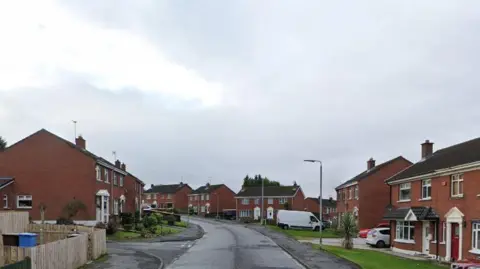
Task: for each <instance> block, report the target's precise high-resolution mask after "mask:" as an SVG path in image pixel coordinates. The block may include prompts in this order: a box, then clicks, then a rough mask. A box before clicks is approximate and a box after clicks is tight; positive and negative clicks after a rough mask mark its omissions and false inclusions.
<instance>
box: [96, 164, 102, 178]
mask: <svg viewBox="0 0 480 269" xmlns="http://www.w3.org/2000/svg"><path fill="white" fill-rule="evenodd" d="M95 174H96V176H97V180H98V181H102V173H100V166H98V165H97V166H95Z"/></svg>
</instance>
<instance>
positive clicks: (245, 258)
mask: <svg viewBox="0 0 480 269" xmlns="http://www.w3.org/2000/svg"><path fill="white" fill-rule="evenodd" d="M192 222H193V223H196V224H198V225H201V226H202V228H203V229H204V231H205V235H204V237H203V238H201V239H199V240H197V241H196V243H195V244H194V245H193V246H192V247H191V248H189V249H188V250H187V251H186V252H185V254H183V255H181V256H180V257H179V258H178V259H176V260H175V261H174V262H173V263H171V264H170V265H168V266H167V267H166V268H168V269H203V268H205V269H274V268H275V269H303V268H304V267H303V266H302V265H300V264H299V263H298V262H297V261H296V260H294V259H293V258H292V257H291V256H289V255H288V254H287V253H286V252H284V251H283V250H282V249H281V248H280V247H278V246H277V245H276V244H275V243H274V242H273V241H272V240H271V239H270V238H268V237H266V236H264V235H262V234H260V233H258V232H255V231H253V230H251V229H248V228H246V227H244V226H242V225H235V224H228V223H223V222H216V221H206V220H199V219H195V220H192ZM165 264H168V263H165Z"/></svg>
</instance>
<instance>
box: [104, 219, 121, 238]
mask: <svg viewBox="0 0 480 269" xmlns="http://www.w3.org/2000/svg"><path fill="white" fill-rule="evenodd" d="M117 230H118V225H117V222H116V221H114V220H110V221H109V222H108V224H107V234H110V235H112V234H115V233H116V232H117Z"/></svg>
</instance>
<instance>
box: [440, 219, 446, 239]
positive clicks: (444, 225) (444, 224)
mask: <svg viewBox="0 0 480 269" xmlns="http://www.w3.org/2000/svg"><path fill="white" fill-rule="evenodd" d="M441 229H442V241H441V242H442V243H445V239H446V237H447V223H446V222H445V221H443V222H442V228H441Z"/></svg>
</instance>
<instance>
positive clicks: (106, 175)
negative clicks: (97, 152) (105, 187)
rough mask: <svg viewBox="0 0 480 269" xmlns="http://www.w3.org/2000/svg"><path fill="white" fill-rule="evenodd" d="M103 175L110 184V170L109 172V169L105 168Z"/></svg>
mask: <svg viewBox="0 0 480 269" xmlns="http://www.w3.org/2000/svg"><path fill="white" fill-rule="evenodd" d="M103 174H104V177H105V182H106V183H108V181H109V179H108V170H107V168H104V169H103Z"/></svg>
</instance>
